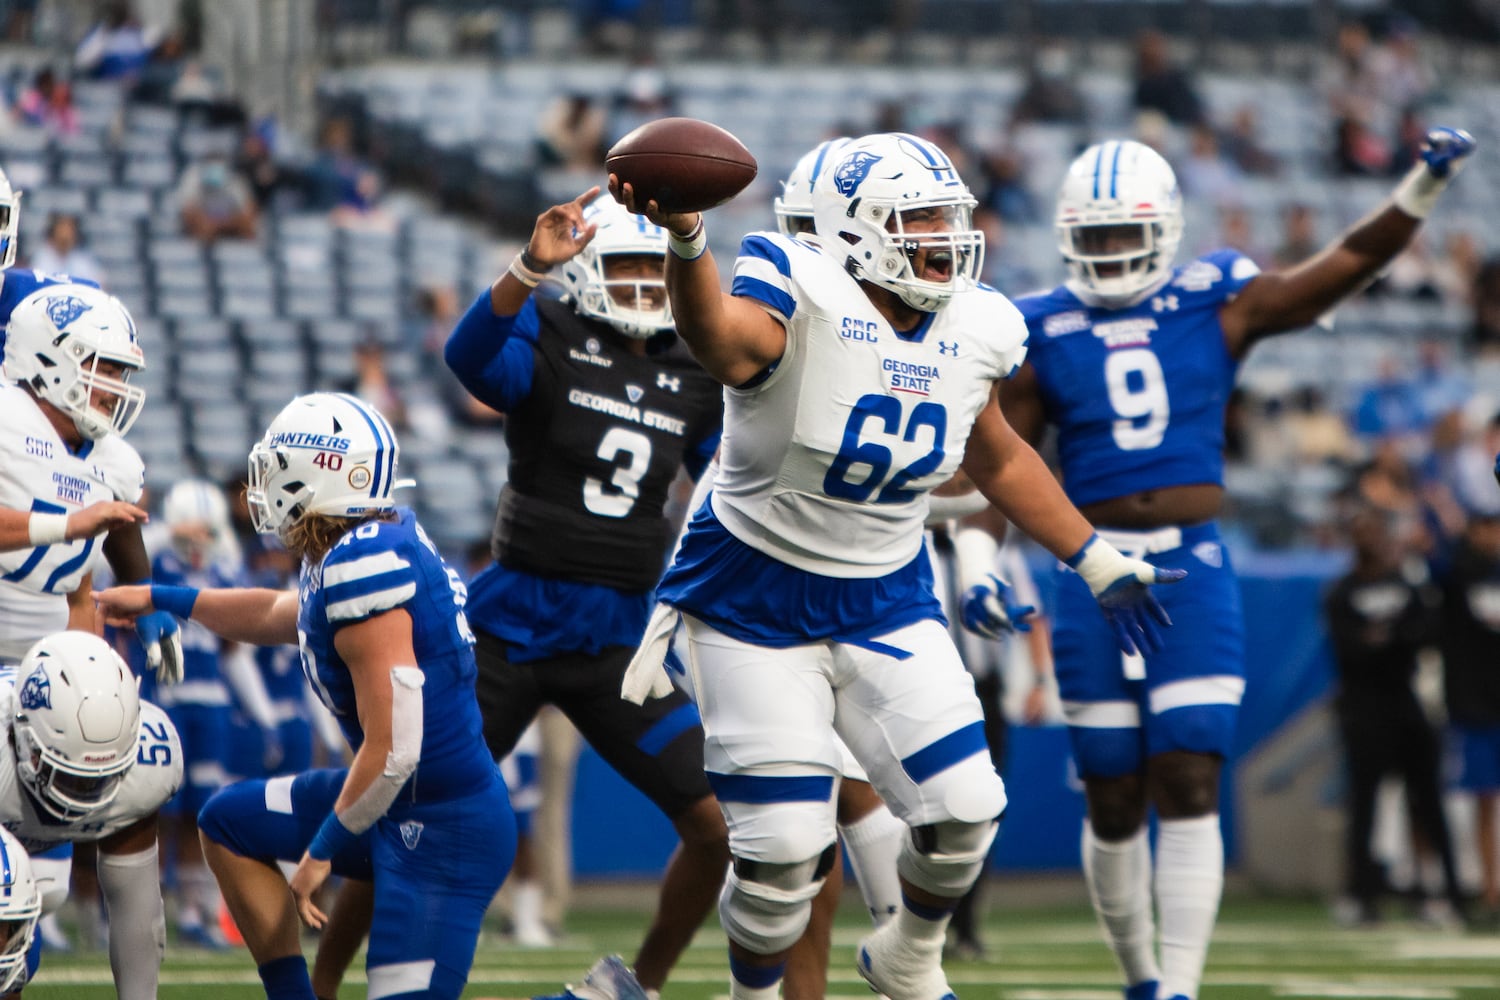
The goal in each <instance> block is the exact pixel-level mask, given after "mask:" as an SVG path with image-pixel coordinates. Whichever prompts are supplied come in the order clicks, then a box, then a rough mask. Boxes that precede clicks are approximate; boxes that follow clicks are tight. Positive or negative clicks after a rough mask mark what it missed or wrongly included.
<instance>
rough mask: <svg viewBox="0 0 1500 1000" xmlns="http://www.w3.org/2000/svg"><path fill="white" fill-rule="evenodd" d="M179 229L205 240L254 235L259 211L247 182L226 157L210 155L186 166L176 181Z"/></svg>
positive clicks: (246, 237) (207, 241) (246, 238)
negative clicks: (238, 174)
mask: <svg viewBox="0 0 1500 1000" xmlns="http://www.w3.org/2000/svg"><path fill="white" fill-rule="evenodd" d="M177 205H178V210H179V211H180V212H181V215H182V230H183V232H185V233H187V234H188V235H189V236H193V237H196V238H197V239H199V240H201V241H203V242H204V243H212V242H214V241H215V240H217V239H219V238H220V237H225V236H228V237H232V238H234V239H243V240H249V239H254V238H255V234H256V232H257V230H258V228H259V213H258V212H257V210H256V207H255V199H254V197H253V196H252V195H251V193H250V185H248V184H246V183H245V181H244V180H243V179H242V178H240V177H239V176H237V175H236V174H235V173H234V172H233V171H231V170H230V169H229V160H228V159H227V158H225V157H223V156H210V157H208V158H206V159H204V160H202V161H200V162H198V163H195V164H193V165H192V166H190V167H188V168H187V170H186V171H185V172H184V173H183V175H182V181H181V182H180V183H179V184H178V185H177Z"/></svg>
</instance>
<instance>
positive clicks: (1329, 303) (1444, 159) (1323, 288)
mask: <svg viewBox="0 0 1500 1000" xmlns="http://www.w3.org/2000/svg"><path fill="white" fill-rule="evenodd" d="M1473 151H1474V139H1473V137H1471V136H1470V135H1469V134H1468V133H1467V132H1464V131H1462V130H1461V129H1451V128H1436V129H1433V130H1432V131H1431V132H1429V133H1427V143H1426V145H1425V146H1424V147H1423V150H1422V158H1421V160H1420V161H1419V162H1418V163H1417V164H1416V166H1414V167H1412V169H1411V172H1410V173H1408V174H1407V175H1406V177H1405V179H1403V180H1402V181H1401V183H1400V184H1399V185H1397V187H1396V190H1395V191H1394V192H1392V194H1391V197H1390V198H1389V199H1388V200H1387V201H1385V202H1384V203H1383V204H1382V205H1380V207H1378V208H1376V209H1375V210H1374V211H1373V212H1371V213H1370V214H1369V215H1367V216H1365V217H1364V218H1363V219H1361V220H1360V221H1359V222H1357V223H1355V224H1354V226H1353V227H1352V228H1351V229H1349V230H1348V231H1347V232H1345V233H1344V235H1343V236H1341V237H1339V239H1338V241H1337V242H1335V243H1333V244H1330V245H1329V246H1327V247H1324V248H1323V250H1321V251H1320V252H1318V253H1317V254H1315V255H1314V256H1313V257H1312V258H1311V259H1309V260H1305V261H1303V262H1302V263H1300V264H1296V265H1294V266H1292V267H1289V268H1287V269H1286V270H1284V271H1271V272H1267V273H1265V274H1262V275H1259V276H1257V277H1256V278H1254V279H1252V280H1251V281H1250V283H1249V284H1247V285H1246V286H1245V287H1244V288H1243V289H1242V290H1241V291H1240V293H1239V295H1238V296H1236V297H1235V298H1234V299H1233V300H1232V301H1230V302H1229V303H1227V304H1226V305H1225V306H1224V307H1223V309H1221V310H1220V311H1219V321H1220V323H1221V324H1222V326H1223V328H1224V339H1225V341H1226V342H1227V343H1228V345H1229V350H1230V353H1231V354H1233V355H1234V356H1235V357H1237V358H1238V357H1243V356H1244V355H1245V354H1246V353H1247V352H1248V351H1249V350H1250V348H1251V347H1252V346H1254V344H1255V342H1256V341H1257V340H1260V339H1261V338H1263V337H1268V336H1270V335H1272V334H1276V333H1284V332H1286V331H1287V330H1295V329H1299V328H1301V327H1304V326H1308V325H1309V324H1311V323H1312V322H1313V321H1314V320H1316V319H1317V318H1318V317H1319V316H1321V315H1322V314H1323V313H1325V312H1327V311H1328V310H1329V309H1331V308H1332V307H1333V306H1335V305H1337V304H1338V303H1339V302H1340V301H1342V300H1343V299H1344V298H1345V297H1347V296H1349V295H1352V294H1354V293H1355V292H1357V291H1359V290H1360V289H1361V288H1363V287H1364V286H1365V285H1366V284H1368V283H1369V282H1370V281H1371V280H1372V279H1373V278H1374V277H1375V276H1376V275H1377V274H1378V273H1379V272H1380V269H1381V268H1383V267H1385V265H1386V264H1388V263H1389V262H1390V261H1391V259H1392V258H1393V257H1395V256H1396V255H1397V254H1398V253H1400V252H1401V250H1402V249H1403V248H1404V247H1405V246H1406V244H1407V243H1408V242H1409V241H1410V240H1411V238H1412V235H1413V234H1414V233H1415V232H1416V231H1417V227H1419V226H1420V225H1421V224H1422V220H1424V219H1425V218H1426V217H1427V215H1428V213H1429V212H1431V211H1432V208H1433V206H1434V205H1435V204H1436V202H1437V198H1438V195H1440V194H1441V193H1442V191H1443V189H1444V188H1446V187H1447V186H1448V184H1449V183H1451V182H1452V180H1453V178H1454V177H1455V176H1456V175H1457V174H1458V172H1459V170H1460V169H1462V167H1463V165H1464V164H1465V163H1466V162H1467V158H1468V156H1469V154H1470V153H1472V152H1473Z"/></svg>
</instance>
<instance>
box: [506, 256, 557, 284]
mask: <svg viewBox="0 0 1500 1000" xmlns="http://www.w3.org/2000/svg"><path fill="white" fill-rule="evenodd" d="M526 256H527V255H526V251H525V250H522V251H521V252H520V253H518V254H516V255H515V257H513V258H512V259H511V262H510V267H508V268H506V270H507V271H509V272H510V276H511V277H512V278H515V279H516V280H517V281H519V282H520V283H521V284H523V285H525V286H526V287H527V288H535V287H536V286H537V285H540V284H541V283H542V282H543V281H545V280H546V278H547V272H546V271H536V270H533V269H532V268H529V267H527V266H526Z"/></svg>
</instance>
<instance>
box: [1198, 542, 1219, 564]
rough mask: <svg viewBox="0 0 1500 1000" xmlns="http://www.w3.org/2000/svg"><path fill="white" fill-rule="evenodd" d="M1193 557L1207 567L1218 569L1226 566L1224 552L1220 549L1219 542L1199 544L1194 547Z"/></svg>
mask: <svg viewBox="0 0 1500 1000" xmlns="http://www.w3.org/2000/svg"><path fill="white" fill-rule="evenodd" d="M1193 555H1195V556H1197V557H1198V561H1199V562H1201V563H1203V564H1204V565H1205V566H1212V567H1213V568H1214V569H1218V568H1219V567H1220V566H1223V565H1224V550H1223V549H1221V548H1220V547H1219V543H1218V542H1199V543H1198V544H1197V545H1194V546H1193Z"/></svg>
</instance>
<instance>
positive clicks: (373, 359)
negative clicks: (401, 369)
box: [339, 335, 408, 431]
mask: <svg viewBox="0 0 1500 1000" xmlns="http://www.w3.org/2000/svg"><path fill="white" fill-rule="evenodd" d="M339 391H341V392H347V393H351V394H352V395H355V396H358V397H359V398H360V399H362V400H364V401H365V402H366V403H369V404H370V405H371V406H373V407H375V409H377V410H379V411H380V412H381V414H382V415H383V416H384V417H385V418H386V419H387V420H389V421H390V422H391V425H392V426H393V427H395V428H396V429H397V430H398V431H399V430H405V429H407V426H408V425H407V422H406V404H405V401H404V400H403V399H402V397H401V394H400V393H399V392H398V391H397V390H396V386H395V385H394V384H393V383H392V382H391V376H390V372H388V371H387V370H386V366H385V348H384V347H382V346H381V344H380V341H379V340H378V339H376V338H375V336H373V335H367V336H366V337H365V338H364V339H363V340H361V341H360V342H359V344H358V345H357V346H356V347H355V348H354V377H353V378H352V379H348V380H346V381H345V382H344V384H343V385H342V386H340V387H339Z"/></svg>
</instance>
